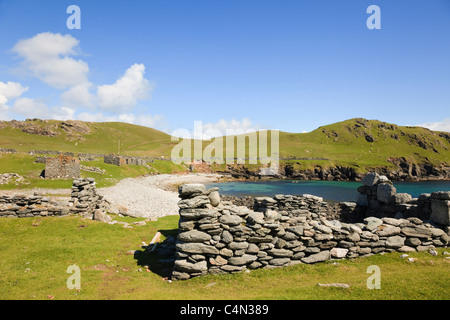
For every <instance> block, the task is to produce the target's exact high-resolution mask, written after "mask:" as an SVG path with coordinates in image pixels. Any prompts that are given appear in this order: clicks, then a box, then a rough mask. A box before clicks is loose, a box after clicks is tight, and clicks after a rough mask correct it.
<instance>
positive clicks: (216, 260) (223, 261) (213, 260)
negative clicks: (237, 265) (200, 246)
mask: <svg viewBox="0 0 450 320" xmlns="http://www.w3.org/2000/svg"><path fill="white" fill-rule="evenodd" d="M209 263H210V264H211V265H213V266H224V265H226V264H227V263H228V260H226V259H224V258H222V257H221V256H217V257H215V258H209Z"/></svg>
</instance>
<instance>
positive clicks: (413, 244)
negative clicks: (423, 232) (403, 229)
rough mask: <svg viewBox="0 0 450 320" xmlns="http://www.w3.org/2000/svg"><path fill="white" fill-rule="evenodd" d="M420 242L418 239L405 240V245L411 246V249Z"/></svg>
mask: <svg viewBox="0 0 450 320" xmlns="http://www.w3.org/2000/svg"><path fill="white" fill-rule="evenodd" d="M421 243H422V242H421V241H420V240H419V238H406V240H405V245H407V246H411V247H417V246H420V244H421Z"/></svg>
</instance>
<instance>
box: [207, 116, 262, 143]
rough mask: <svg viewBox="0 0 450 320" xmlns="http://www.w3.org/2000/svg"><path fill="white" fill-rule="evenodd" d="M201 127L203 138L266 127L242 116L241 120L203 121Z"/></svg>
mask: <svg viewBox="0 0 450 320" xmlns="http://www.w3.org/2000/svg"><path fill="white" fill-rule="evenodd" d="M202 129H203V132H202V136H203V139H211V138H213V137H218V136H228V135H238V134H243V133H248V132H254V131H258V130H262V129H266V128H263V127H262V126H261V125H255V124H253V123H252V121H251V120H250V119H248V118H244V119H242V120H236V119H232V120H226V119H220V120H219V121H218V122H216V123H204V124H202Z"/></svg>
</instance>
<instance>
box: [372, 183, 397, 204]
mask: <svg viewBox="0 0 450 320" xmlns="http://www.w3.org/2000/svg"><path fill="white" fill-rule="evenodd" d="M396 193H397V189H395V187H394V186H393V185H391V184H389V183H380V184H379V185H378V186H377V199H378V201H381V202H383V203H389V202H390V201H391V197H392V196H393V195H394V194H396Z"/></svg>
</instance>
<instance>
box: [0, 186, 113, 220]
mask: <svg viewBox="0 0 450 320" xmlns="http://www.w3.org/2000/svg"><path fill="white" fill-rule="evenodd" d="M108 206H109V203H108V202H107V201H105V200H104V199H103V196H101V195H98V194H97V191H96V189H95V180H94V179H92V178H87V179H78V180H74V181H73V186H72V193H71V197H70V199H69V201H52V200H50V198H49V197H45V196H42V195H40V194H39V193H38V192H35V193H34V195H33V196H25V195H13V196H12V195H0V217H2V218H29V217H36V216H43V217H46V216H64V215H68V214H79V215H83V216H86V217H92V218H95V216H97V219H98V220H99V219H100V218H99V217H102V216H106V211H107V210H108Z"/></svg>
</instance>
